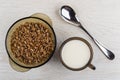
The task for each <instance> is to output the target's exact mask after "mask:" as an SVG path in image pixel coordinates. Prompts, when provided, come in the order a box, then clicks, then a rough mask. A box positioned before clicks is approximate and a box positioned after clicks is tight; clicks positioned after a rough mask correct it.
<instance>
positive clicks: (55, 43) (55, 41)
mask: <svg viewBox="0 0 120 80" xmlns="http://www.w3.org/2000/svg"><path fill="white" fill-rule="evenodd" d="M29 18H34V19H38V20H41V21H43V22H45V23H46V24H47V25H48V26H49V27H50V29H51V30H52V32H53V37H54V49H53V51H52V52H51V54H50V56H49V58H48V59H47V60H46V61H45V62H44V63H42V64H40V65H37V66H33V67H26V66H23V65H20V64H19V63H17V62H16V61H14V60H13V59H12V58H11V56H10V53H9V51H8V48H7V37H8V34H9V31H10V30H11V28H12V27H13V26H14V25H15V24H16V23H17V22H19V21H21V20H24V19H29ZM56 45H57V39H56V34H55V32H54V29H53V28H52V26H51V25H50V24H49V23H48V22H47V21H45V20H44V19H42V18H38V17H31V16H30V17H24V18H21V19H18V20H17V21H15V22H14V23H13V24H12V25H11V26H10V28H9V29H8V31H7V34H6V37H5V48H6V51H7V54H8V56H9V58H10V59H11V60H12V61H13V62H14V63H15V64H17V65H18V66H20V67H23V68H29V69H31V68H36V67H39V66H42V65H44V64H46V63H47V62H48V61H49V60H50V59H51V58H52V56H53V54H54V52H55V50H56Z"/></svg>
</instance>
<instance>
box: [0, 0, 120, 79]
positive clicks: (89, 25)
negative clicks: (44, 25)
mask: <svg viewBox="0 0 120 80" xmlns="http://www.w3.org/2000/svg"><path fill="white" fill-rule="evenodd" d="M64 4H68V5H71V6H72V7H73V8H74V9H75V11H76V12H77V14H78V16H79V19H80V21H81V23H82V25H83V26H84V27H85V28H86V29H87V30H88V31H89V32H90V33H91V34H92V35H93V36H94V37H95V38H96V39H97V40H98V41H100V42H101V43H103V44H104V45H105V46H106V47H107V48H109V49H110V50H112V51H113V52H114V53H115V55H116V58H115V59H114V60H113V61H110V60H108V59H107V58H106V57H105V56H104V55H103V54H102V53H101V51H100V50H99V49H98V48H97V46H96V45H95V44H94V43H93V41H92V40H91V39H90V38H89V37H88V36H87V35H86V34H85V33H84V32H83V31H82V30H81V29H80V28H78V27H74V26H72V25H70V24H67V23H66V22H64V21H63V20H62V19H61V18H60V16H59V14H58V13H59V12H58V10H59V8H60V7H61V6H62V5H64ZM119 4H120V1H119V0H77V1H75V0H69V1H67V0H59V1H58V0H52V1H51V0H24V1H23V0H8V1H6V0H0V19H1V20H0V80H48V79H49V80H119V79H120V54H119V53H120V5H119ZM37 12H40V13H45V14H47V15H48V16H49V17H50V18H51V19H52V22H53V28H54V30H55V33H56V36H57V49H56V52H55V54H54V56H53V57H52V59H51V60H50V61H49V62H48V63H47V64H45V65H43V66H42V67H39V68H35V69H32V70H30V71H28V72H25V73H21V72H16V71H14V70H13V69H12V68H11V66H10V65H9V59H8V55H7V52H6V49H5V37H6V33H7V31H8V29H9V27H10V26H11V25H12V23H14V22H15V21H16V20H18V19H20V18H23V17H26V16H30V15H32V14H34V13H37ZM73 36H77V37H82V38H85V39H86V40H88V41H89V42H90V44H91V45H92V47H93V49H94V58H93V61H92V63H93V64H94V65H95V66H96V70H95V71H92V70H90V69H89V68H86V69H85V70H83V71H78V72H76V71H70V70H68V69H66V68H65V67H64V66H63V65H62V64H61V62H60V60H59V52H58V50H59V47H60V45H61V44H62V42H63V41H64V40H65V39H67V38H69V37H73Z"/></svg>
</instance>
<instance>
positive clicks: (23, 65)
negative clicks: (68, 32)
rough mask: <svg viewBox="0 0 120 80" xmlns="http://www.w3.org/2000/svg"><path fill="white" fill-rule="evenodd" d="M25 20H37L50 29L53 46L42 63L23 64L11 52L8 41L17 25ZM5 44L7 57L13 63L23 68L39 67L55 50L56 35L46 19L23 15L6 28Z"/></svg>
mask: <svg viewBox="0 0 120 80" xmlns="http://www.w3.org/2000/svg"><path fill="white" fill-rule="evenodd" d="M26 21H28V22H29V21H31V22H36V21H37V22H40V23H42V24H43V25H45V26H46V27H47V28H48V29H49V30H50V32H51V35H52V39H53V45H54V47H53V50H52V52H51V53H50V55H49V57H48V58H47V59H46V60H45V61H44V62H42V63H38V64H35V65H27V64H24V63H22V62H20V61H19V60H18V59H17V58H15V56H14V55H13V53H12V51H11V46H10V44H11V42H10V41H11V35H12V34H13V32H14V31H15V30H16V29H17V28H18V26H19V25H20V24H24V23H25V22H26ZM5 46H6V50H7V53H8V56H9V58H10V59H11V60H12V61H13V62H14V63H15V64H17V65H19V66H21V67H24V68H35V67H39V66H41V65H43V64H45V63H47V62H48V61H49V60H50V58H51V57H52V55H53V53H54V51H55V48H56V35H55V32H54V30H53V28H52V27H51V25H50V24H49V23H48V22H47V21H45V20H43V19H41V18H38V17H25V18H22V19H19V20H17V21H16V22H15V23H14V24H13V25H12V26H11V27H10V28H9V30H8V32H7V35H6V39H5Z"/></svg>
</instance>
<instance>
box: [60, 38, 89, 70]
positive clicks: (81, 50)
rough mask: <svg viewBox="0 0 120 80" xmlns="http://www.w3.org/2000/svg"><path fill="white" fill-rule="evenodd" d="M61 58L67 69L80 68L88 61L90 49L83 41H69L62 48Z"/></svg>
mask: <svg viewBox="0 0 120 80" xmlns="http://www.w3.org/2000/svg"><path fill="white" fill-rule="evenodd" d="M61 58H62V60H63V62H64V63H65V64H66V65H67V66H68V67H70V68H76V69H77V68H81V67H84V66H85V65H86V64H87V63H88V61H89V59H90V49H89V47H88V45H87V44H86V43H84V42H83V41H80V40H71V41H69V42H67V43H66V44H65V45H64V46H63V48H62V51H61Z"/></svg>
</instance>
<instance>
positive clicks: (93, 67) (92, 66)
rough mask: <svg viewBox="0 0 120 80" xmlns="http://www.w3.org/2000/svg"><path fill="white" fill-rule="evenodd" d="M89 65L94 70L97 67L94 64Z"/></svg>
mask: <svg viewBox="0 0 120 80" xmlns="http://www.w3.org/2000/svg"><path fill="white" fill-rule="evenodd" d="M88 67H89V68H91V69H92V70H95V69H96V67H95V66H94V65H92V64H89V65H88Z"/></svg>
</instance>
